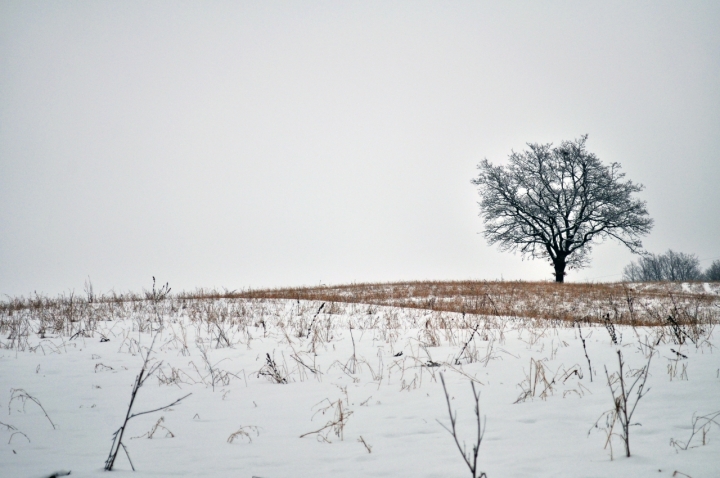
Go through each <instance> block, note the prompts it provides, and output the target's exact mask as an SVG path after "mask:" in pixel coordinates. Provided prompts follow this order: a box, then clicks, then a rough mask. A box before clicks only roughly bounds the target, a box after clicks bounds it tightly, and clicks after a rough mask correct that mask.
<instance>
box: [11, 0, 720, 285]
mask: <svg viewBox="0 0 720 478" xmlns="http://www.w3.org/2000/svg"><path fill="white" fill-rule="evenodd" d="M718 25H720V3H719V2H716V1H708V2H691V1H677V2H658V1H652V2H626V1H621V2H615V3H613V2H594V3H591V2H527V3H524V2H512V3H511V2H492V3H491V2H462V1H453V2H446V1H443V2H419V1H412V2H387V1H381V2H370V1H358V2H341V1H334V2H308V1H298V2H291V1H283V2H264V1H263V2H261V1H257V2H179V1H173V2H125V1H124V2H32V1H6V0H3V1H0V294H10V295H17V294H28V293H31V292H32V291H34V290H37V291H38V292H41V291H42V292H46V293H51V294H56V293H59V292H64V291H69V290H71V289H75V290H76V291H81V290H82V288H83V283H84V281H85V280H86V279H87V278H88V277H90V278H91V280H92V282H93V283H94V285H95V288H96V290H100V291H107V290H109V289H111V288H113V289H115V290H116V291H118V292H122V291H125V290H128V289H133V290H139V289H140V288H143V287H149V285H150V284H151V276H152V275H155V276H157V278H158V280H161V281H163V282H165V281H169V282H170V285H171V286H173V288H174V289H175V290H180V289H193V288H195V287H213V286H217V287H227V288H228V289H236V288H242V287H249V286H252V287H262V286H285V285H315V284H319V283H320V282H321V281H322V283H325V284H328V283H342V282H352V281H389V280H405V279H500V278H501V277H502V278H504V279H527V280H540V279H552V268H551V267H550V266H549V265H547V264H546V263H544V262H542V261H522V260H521V259H520V257H519V256H517V255H513V254H510V253H501V252H499V251H498V249H497V248H496V247H491V246H488V245H487V244H486V243H485V241H484V239H483V238H482V235H481V234H480V233H481V231H482V221H481V219H480V218H479V217H478V207H477V200H478V198H477V193H476V191H475V189H474V186H473V185H472V184H471V183H470V180H471V179H472V178H473V177H474V176H475V166H476V165H477V163H478V162H479V161H480V160H481V159H483V158H485V157H487V158H488V159H490V160H491V161H494V162H502V161H504V160H505V159H506V158H507V156H508V154H509V153H510V150H511V149H515V150H521V149H523V148H524V145H525V143H527V142H540V143H546V142H554V143H558V142H560V141H561V140H563V139H574V138H577V137H579V136H580V135H582V134H585V133H587V134H589V139H588V149H589V150H590V151H592V152H594V153H596V154H597V155H598V156H599V157H600V159H601V160H603V161H604V162H606V163H607V162H612V161H617V162H619V163H621V164H622V166H623V169H624V171H625V172H626V173H627V176H628V178H629V179H632V180H633V181H635V182H640V183H642V184H644V185H645V186H646V189H645V191H643V192H642V193H641V197H642V198H643V199H645V200H647V203H648V209H649V211H650V214H651V216H652V217H653V218H654V219H655V221H656V225H655V228H654V230H653V232H652V233H651V235H650V236H648V237H647V238H646V240H645V241H644V242H645V246H646V248H647V249H648V250H649V251H651V252H664V251H665V250H667V249H668V248H672V249H674V250H677V251H682V252H688V253H695V254H697V255H698V257H699V258H701V259H706V258H708V259H709V258H713V257H715V258H717V257H718V256H720V187H719V186H720V184H719V179H720V28H718ZM632 259H633V256H632V255H631V254H630V253H628V252H626V251H623V250H622V249H621V247H620V246H617V245H615V244H614V243H605V244H604V245H602V246H599V247H596V249H595V253H594V255H593V262H592V265H591V267H589V268H588V269H585V270H583V271H580V272H577V273H576V272H573V271H571V275H569V276H568V280H569V281H578V280H613V279H619V273H620V272H621V271H622V268H623V266H624V265H626V264H627V263H628V262H629V261H630V260H632ZM710 262H711V261H710V260H705V261H704V262H703V263H702V265H703V267H707V266H708V265H709V263H710ZM614 274H615V275H614Z"/></svg>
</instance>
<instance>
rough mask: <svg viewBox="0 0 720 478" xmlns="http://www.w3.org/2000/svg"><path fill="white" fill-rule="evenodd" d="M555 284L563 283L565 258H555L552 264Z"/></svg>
mask: <svg viewBox="0 0 720 478" xmlns="http://www.w3.org/2000/svg"><path fill="white" fill-rule="evenodd" d="M554 266H555V282H565V258H564V257H563V258H562V259H561V258H557V259H556V260H555V262H554Z"/></svg>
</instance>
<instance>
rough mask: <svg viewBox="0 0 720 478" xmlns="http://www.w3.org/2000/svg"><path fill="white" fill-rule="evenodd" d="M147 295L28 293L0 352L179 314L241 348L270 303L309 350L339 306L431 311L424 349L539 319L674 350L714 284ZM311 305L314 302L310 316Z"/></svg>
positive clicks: (15, 307)
mask: <svg viewBox="0 0 720 478" xmlns="http://www.w3.org/2000/svg"><path fill="white" fill-rule="evenodd" d="M168 292H169V291H168ZM153 293H154V292H150V291H143V293H141V294H133V293H127V294H120V295H118V294H115V293H111V294H106V295H96V294H94V293H93V294H87V296H79V295H75V294H70V295H61V296H58V297H54V298H51V297H47V296H41V295H37V294H36V295H35V296H34V297H29V298H25V297H12V298H8V300H6V301H3V302H0V334H1V335H0V348H6V349H12V350H17V351H23V350H26V349H28V350H29V349H30V345H29V343H28V341H27V340H28V337H29V336H31V335H37V336H38V338H40V339H45V338H46V337H47V338H51V337H53V336H61V337H68V338H69V339H68V341H66V342H63V343H62V345H61V346H62V347H66V346H68V344H71V343H72V342H73V341H76V340H81V339H83V338H86V337H95V336H96V335H98V334H99V335H100V336H101V337H102V340H109V339H108V338H107V337H106V336H109V335H114V332H113V325H112V324H113V323H115V322H117V321H121V320H131V321H133V322H134V324H135V330H136V331H138V332H147V331H150V330H153V328H154V327H156V326H157V325H158V324H159V323H160V322H159V321H161V320H162V319H159V317H166V318H168V319H169V320H170V321H171V322H173V321H174V318H176V317H180V316H187V317H188V318H190V319H191V321H192V323H194V324H197V327H202V328H203V329H204V333H205V334H207V335H209V337H210V340H209V343H208V346H209V345H210V344H212V345H214V346H215V347H225V346H229V344H230V343H232V342H238V341H239V342H243V343H249V342H250V341H251V340H253V339H254V337H253V336H251V335H250V332H249V329H247V327H241V328H235V329H233V326H234V325H238V324H239V323H242V324H244V325H246V326H247V325H254V326H255V327H262V331H263V332H262V333H263V336H265V335H267V333H268V329H267V327H266V325H267V324H266V319H269V318H270V316H268V315H267V314H268V313H270V312H269V311H270V310H271V309H272V307H271V306H270V303H271V302H273V301H274V300H277V299H290V300H296V301H297V306H296V308H297V310H296V312H297V314H298V315H301V314H305V313H308V314H312V315H311V317H312V319H311V320H309V321H305V320H304V319H303V320H300V321H291V322H288V323H287V324H286V325H287V328H283V330H285V333H287V334H288V340H291V339H292V337H296V338H301V337H305V336H308V338H312V340H313V344H314V345H313V347H316V346H317V344H319V343H323V342H327V341H329V340H330V339H331V338H332V334H333V333H334V332H333V331H334V325H333V321H332V319H331V318H332V317H333V316H334V315H335V314H337V313H339V312H342V311H344V310H345V308H346V306H348V305H349V306H351V307H353V308H355V309H357V308H358V306H360V305H361V308H363V309H367V313H368V315H367V316H368V317H369V319H368V320H377V319H376V318H373V313H374V312H375V311H376V309H377V307H379V306H390V307H393V308H410V309H416V310H421V309H422V310H430V311H433V313H434V314H437V315H434V316H433V317H432V318H431V319H429V320H428V321H427V322H426V323H425V326H424V329H423V330H422V331H421V335H422V336H421V337H418V338H419V340H421V341H422V342H423V343H427V344H429V345H430V346H433V345H434V344H436V343H439V342H440V341H441V340H443V339H444V340H447V341H449V342H450V343H454V342H455V340H456V337H455V332H454V331H455V330H457V329H458V328H460V329H465V328H472V327H473V326H474V325H476V319H475V318H474V317H477V316H486V317H487V316H494V317H499V318H502V320H515V319H532V320H534V319H545V320H546V321H549V322H547V324H548V325H550V324H552V323H555V324H557V325H572V324H573V323H595V324H605V325H606V326H608V324H610V325H611V324H626V325H632V326H646V325H659V326H665V327H666V328H667V332H668V333H670V334H674V335H676V336H678V337H679V343H682V342H683V341H685V340H689V341H692V342H697V340H698V338H699V337H700V336H702V335H703V334H704V333H705V330H704V329H706V328H708V327H712V325H714V324H717V323H718V322H720V284H718V283H712V284H709V285H708V284H702V283H689V284H688V283H685V284H679V283H632V284H627V283H603V284H587V283H585V284H583V283H581V284H572V283H566V284H556V283H553V282H479V281H458V282H395V283H375V284H350V285H339V286H319V287H304V288H286V289H264V290H247V291H240V292H237V291H227V290H224V291H218V290H203V289H199V290H196V291H194V292H181V293H179V294H175V295H170V294H169V293H168V294H165V295H164V296H163V297H162V298H161V299H159V300H154V299H153V297H154V296H153V295H152V294H153ZM319 303H322V305H320V309H318V304H319ZM263 304H266V305H267V307H266V306H265V305H263ZM266 311H267V312H266ZM250 312H252V314H251V315H252V317H250V316H249V313H250ZM321 312H322V315H320V314H321ZM444 312H457V313H460V314H462V318H453V317H450V318H448V317H445V316H444V315H443V313H444ZM466 315H467V317H465V316H466ZM386 320H387V321H388V323H387V324H385V327H383V331H384V332H383V333H386V334H388V337H385V339H392V336H393V334H394V332H393V329H394V328H395V326H394V324H393V321H394V319H393V318H392V314H391V315H390V316H388V317H387V319H386ZM375 325H377V324H364V325H363V327H365V326H367V327H373V326H375ZM185 332H186V331H185V330H184V329H182V330H178V331H176V334H175V337H176V341H177V344H178V345H182V346H183V350H186V349H187V343H186V342H187V340H186V334H185ZM480 332H481V331H478V333H480ZM350 333H352V331H351V332H350ZM233 334H236V335H233ZM237 334H239V335H237ZM678 334H679V335H678ZM390 342H393V340H390ZM131 345H132V344H130V346H131ZM53 347H55V348H57V345H55V344H53V343H51V342H49V341H43V340H41V341H40V342H39V343H38V344H37V345H35V346H34V347H33V349H36V348H40V349H41V351H42V352H43V353H48V352H49V353H52V352H53ZM46 348H47V350H45V349H46ZM467 354H468V352H467V351H466V353H465V355H467Z"/></svg>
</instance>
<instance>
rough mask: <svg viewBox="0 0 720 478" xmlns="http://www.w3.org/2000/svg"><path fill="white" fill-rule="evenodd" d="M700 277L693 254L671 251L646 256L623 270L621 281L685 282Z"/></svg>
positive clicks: (696, 260)
mask: <svg viewBox="0 0 720 478" xmlns="http://www.w3.org/2000/svg"><path fill="white" fill-rule="evenodd" d="M702 277H703V273H702V271H701V270H700V261H699V260H698V258H697V256H695V254H685V253H683V252H675V251H673V250H668V251H667V252H666V253H665V254H646V255H644V256H643V257H641V258H640V259H638V261H637V262H631V263H630V264H628V265H627V266H625V268H624V269H623V280H625V281H629V282H640V281H643V282H645V281H687V280H700V279H702Z"/></svg>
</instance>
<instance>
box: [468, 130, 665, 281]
mask: <svg viewBox="0 0 720 478" xmlns="http://www.w3.org/2000/svg"><path fill="white" fill-rule="evenodd" d="M586 141H587V135H585V136H582V137H580V138H579V139H577V140H575V141H563V142H562V143H561V144H560V146H557V147H553V145H552V144H528V148H529V149H528V150H526V151H523V152H521V153H517V152H514V151H513V152H511V154H510V156H509V158H508V164H507V165H505V166H494V165H493V164H491V163H490V162H489V161H488V160H487V159H485V160H483V161H482V162H480V164H479V165H478V170H479V175H478V177H477V178H475V179H474V180H473V181H472V182H473V184H475V185H477V186H478V193H479V195H480V199H481V200H480V202H479V203H478V204H479V205H480V216H481V217H482V218H483V223H484V225H485V231H484V236H485V238H486V239H487V241H488V243H490V244H499V245H500V249H501V250H503V251H519V252H520V253H521V254H523V256H527V257H530V258H541V259H547V260H549V261H550V262H551V263H552V264H553V267H554V270H555V280H556V281H557V282H563V280H564V276H565V268H566V266H569V267H570V268H580V267H584V266H586V265H587V264H588V263H589V255H590V252H591V251H592V246H593V244H595V243H598V242H602V241H603V240H605V239H606V238H608V237H609V238H613V239H615V240H617V241H619V242H620V243H622V244H624V245H625V246H627V247H628V248H629V249H630V250H631V251H633V252H640V251H641V249H642V242H641V240H640V237H641V236H642V235H645V234H647V233H648V232H650V229H651V228H652V225H653V220H652V219H651V218H650V217H649V215H648V212H647V209H646V204H645V202H644V201H641V200H639V199H636V198H634V197H633V194H634V193H637V192H640V191H642V189H643V186H642V185H640V184H635V183H633V182H632V181H629V180H624V177H625V174H624V173H621V172H620V164H618V163H610V164H609V165H604V164H602V163H601V162H600V160H599V159H598V158H597V156H595V155H594V154H593V153H590V152H588V151H587V150H586V148H585V142H586Z"/></svg>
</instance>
